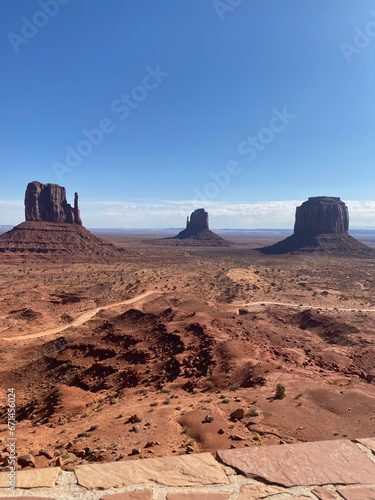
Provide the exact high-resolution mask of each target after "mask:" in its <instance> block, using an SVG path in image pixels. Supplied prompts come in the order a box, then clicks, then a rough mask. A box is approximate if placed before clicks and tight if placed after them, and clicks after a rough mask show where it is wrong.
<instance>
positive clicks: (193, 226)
mask: <svg viewBox="0 0 375 500" xmlns="http://www.w3.org/2000/svg"><path fill="white" fill-rule="evenodd" d="M172 240H175V241H176V240H180V241H181V244H184V245H192V246H230V245H231V242H230V241H228V240H225V239H224V238H222V237H221V236H219V235H218V234H216V233H214V232H212V231H210V229H209V225H208V213H207V212H206V211H205V209H204V208H198V209H197V210H194V212H193V213H192V214H191V215H190V219H189V217H188V218H187V221H186V228H185V229H184V230H183V231H181V232H179V233H178V234H177V235H176V236H174V237H173V238H172Z"/></svg>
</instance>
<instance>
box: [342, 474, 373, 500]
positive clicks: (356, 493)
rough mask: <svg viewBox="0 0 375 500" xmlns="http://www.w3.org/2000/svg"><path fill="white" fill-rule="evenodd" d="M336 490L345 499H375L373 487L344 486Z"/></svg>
mask: <svg viewBox="0 0 375 500" xmlns="http://www.w3.org/2000/svg"><path fill="white" fill-rule="evenodd" d="M373 481H374V482H375V478H374V479H373ZM338 492H339V493H340V495H341V496H342V497H343V498H345V500H375V488H350V489H349V488H346V489H339V490H338Z"/></svg>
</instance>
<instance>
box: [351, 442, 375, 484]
mask: <svg viewBox="0 0 375 500" xmlns="http://www.w3.org/2000/svg"><path fill="white" fill-rule="evenodd" d="M355 442H356V443H360V444H363V446H366V448H368V449H369V450H371V451H372V452H373V453H374V454H375V438H363V439H356V440H355ZM374 483H375V481H374Z"/></svg>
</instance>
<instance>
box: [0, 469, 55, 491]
mask: <svg viewBox="0 0 375 500" xmlns="http://www.w3.org/2000/svg"><path fill="white" fill-rule="evenodd" d="M60 472H61V469H60V467H48V468H46V469H33V470H21V471H17V472H16V488H53V487H54V486H55V485H56V481H57V478H58V477H59V474H60ZM8 479H9V476H8V475H7V473H6V472H1V473H0V488H8V487H9V483H8Z"/></svg>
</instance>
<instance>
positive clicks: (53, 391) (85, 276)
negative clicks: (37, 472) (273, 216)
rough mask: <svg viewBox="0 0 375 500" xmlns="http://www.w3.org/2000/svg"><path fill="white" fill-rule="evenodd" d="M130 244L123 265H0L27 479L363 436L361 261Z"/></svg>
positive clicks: (365, 355)
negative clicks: (154, 254) (95, 465)
mask: <svg viewBox="0 0 375 500" xmlns="http://www.w3.org/2000/svg"><path fill="white" fill-rule="evenodd" d="M117 238H118V237H117ZM126 241H127V240H126ZM126 241H125V240H124V241H123V242H122V244H125V243H126ZM135 241H136V242H137V243H136V242H135V243H134V246H137V247H138V248H139V247H141V248H139V250H140V254H139V255H140V256H139V260H138V261H137V262H129V263H128V264H126V266H124V265H122V264H95V265H92V264H91V263H90V264H88V263H87V264H84V263H82V264H78V263H77V264H64V268H61V265H54V264H52V263H51V264H48V265H41V266H40V267H38V266H37V265H36V264H32V265H28V266H26V265H23V266H19V265H17V266H11V265H2V266H1V267H0V287H1V298H2V301H1V303H2V309H1V310H2V313H1V317H2V322H1V324H2V327H1V332H0V362H1V363H0V366H1V368H0V370H1V372H0V373H1V379H2V381H3V383H2V391H3V392H2V396H4V397H5V389H4V388H6V387H8V386H14V387H15V389H16V392H17V420H18V424H17V435H18V453H19V455H20V456H23V455H28V454H29V455H31V456H32V459H29V460H31V462H27V461H24V459H21V462H20V464H21V463H22V467H23V468H28V467H32V466H33V461H34V462H35V464H36V466H37V467H42V466H46V465H49V464H61V465H62V466H63V468H65V469H69V468H72V467H73V466H75V465H77V464H79V463H85V462H92V461H99V462H106V461H113V460H135V459H138V458H144V457H153V456H160V455H179V454H185V453H194V452H198V451H211V452H212V453H215V451H216V450H217V449H226V448H234V447H236V448H242V447H246V446H262V445H267V444H268V445H269V444H278V443H280V442H285V443H295V442H305V441H315V440H321V439H340V438H343V437H348V438H350V439H354V438H357V437H359V436H362V437H366V436H368V437H371V436H374V433H375V419H374V417H375V415H374V407H375V405H374V403H375V373H374V361H375V340H374V339H375V288H374V283H373V280H372V278H371V277H372V276H373V273H374V271H375V267H374V266H375V262H374V260H373V259H372V258H366V257H360V258H353V257H348V258H346V257H343V256H338V257H337V256H330V255H327V256H320V255H318V254H316V255H314V254H312V255H309V254H302V255H300V256H298V255H297V256H293V257H291V256H290V255H279V256H267V255H262V254H260V253H259V252H256V251H251V252H250V253H249V250H248V249H247V248H248V247H249V246H251V245H250V244H251V238H249V239H248V241H247V242H241V244H238V245H234V246H232V247H231V248H230V249H227V248H225V247H224V248H201V249H195V248H194V249H190V250H189V252H187V253H186V252H185V251H184V253H181V249H180V247H174V248H168V249H167V250H165V249H164V248H163V247H160V248H159V247H158V251H159V255H160V257H159V259H158V260H156V259H155V260H151V261H150V260H144V262H142V260H141V257H142V253H143V251H145V249H146V246H145V247H142V243H141V238H138V239H135ZM130 248H132V246H131V247H130ZM153 248H154V247H153ZM165 252H166V254H165V255H169V257H170V258H169V260H166V259H164V257H162V256H163V255H164V253H165ZM163 259H164V262H165V264H162V263H161V262H162V260H163ZM175 259H176V260H175ZM145 292H149V295H147V296H146V295H144V293H145ZM139 296H140V297H141V298H137V297H139ZM131 298H134V302H133V303H131V304H130V303H128V304H123V305H119V304H120V303H121V301H124V300H129V299H131ZM107 306H109V307H107ZM92 310H95V311H97V312H96V314H91V313H90V311H92ZM371 311H373V312H371ZM82 316H86V321H83V322H82V323H81V322H79V321H77V320H79V318H80V317H82ZM56 327H57V328H58V329H57V330H54V329H55V328H56ZM61 328H63V330H62V329H61ZM43 332H46V333H43ZM278 384H281V385H282V386H283V387H284V388H285V397H281V398H279V397H278V396H277V394H278V393H277V386H278ZM2 400H3V398H2ZM4 401H5V400H4ZM1 412H2V417H1V422H3V426H0V431H2V432H0V439H2V440H3V445H4V448H5V441H4V440H5V438H6V425H5V423H6V419H5V418H6V407H5V404H3V406H2V409H1ZM322 420H324V426H322V425H321V422H322ZM166 429H168V432H166ZM6 453H7V452H6V451H5V450H4V449H3V452H2V455H1V456H2V459H3V460H5V459H6V456H7V455H6ZM3 463H5V462H3ZM20 466H21V465H20Z"/></svg>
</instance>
